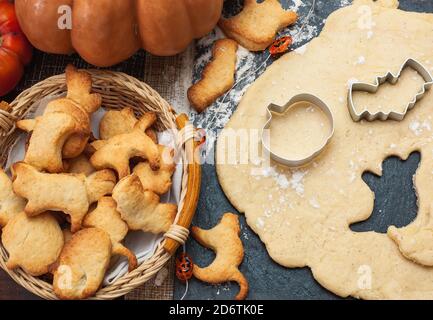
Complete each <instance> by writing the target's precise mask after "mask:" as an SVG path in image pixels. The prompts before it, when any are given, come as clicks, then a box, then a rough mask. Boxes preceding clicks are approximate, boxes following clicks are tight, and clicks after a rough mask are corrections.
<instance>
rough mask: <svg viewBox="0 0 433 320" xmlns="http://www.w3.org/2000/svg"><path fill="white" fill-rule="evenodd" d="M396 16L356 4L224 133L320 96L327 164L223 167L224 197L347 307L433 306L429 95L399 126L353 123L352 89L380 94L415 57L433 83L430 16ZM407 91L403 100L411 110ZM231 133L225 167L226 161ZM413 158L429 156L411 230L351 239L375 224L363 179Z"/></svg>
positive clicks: (272, 72)
mask: <svg viewBox="0 0 433 320" xmlns="http://www.w3.org/2000/svg"><path fill="white" fill-rule="evenodd" d="M397 7H398V1H397V0H382V1H377V2H373V1H371V0H355V1H354V4H353V5H352V6H349V7H346V8H343V9H340V10H338V11H336V12H334V13H333V14H332V15H331V16H330V17H329V18H328V20H327V22H326V25H325V27H324V30H323V31H322V33H321V35H320V36H319V37H318V38H316V39H314V40H313V41H311V42H310V43H309V44H308V47H307V50H306V52H305V53H303V54H299V53H296V52H293V53H289V54H286V55H285V56H283V57H282V58H280V59H279V60H278V61H276V62H275V63H274V64H272V65H271V66H270V67H269V68H268V70H267V71H266V72H265V73H264V74H263V75H262V76H261V77H260V78H259V79H258V80H257V81H256V82H255V83H254V84H253V85H252V86H251V87H250V89H249V90H248V91H247V93H246V94H245V96H244V97H243V99H242V101H241V103H240V104H239V106H238V108H237V110H236V112H235V113H234V115H233V116H232V118H231V120H230V121H229V123H228V124H227V126H226V128H225V129H224V131H227V130H228V129H234V130H236V129H254V130H260V129H261V128H262V127H263V125H264V124H265V122H266V106H267V105H268V104H269V103H276V104H279V105H282V104H284V103H286V102H287V101H288V100H289V99H290V98H291V97H292V96H294V95H296V94H299V93H304V92H305V93H312V94H315V95H317V96H318V97H319V98H320V99H322V100H323V101H325V103H327V104H328V105H329V107H330V108H331V110H332V112H333V115H334V119H335V134H334V137H333V139H332V141H331V143H330V145H329V146H328V147H327V149H326V150H325V151H324V152H323V153H322V154H321V156H320V158H318V159H316V160H315V161H314V162H313V163H311V164H309V165H308V166H306V167H303V168H300V169H296V170H291V169H288V168H286V167H283V166H279V165H277V164H276V163H274V162H271V167H270V168H261V166H262V165H261V164H260V161H257V159H252V158H250V159H249V161H248V164H222V163H218V164H217V172H218V177H219V180H220V183H221V185H222V188H223V189H224V191H225V193H226V195H227V196H228V198H229V200H230V201H231V202H232V203H233V205H234V206H235V207H236V208H237V209H238V210H239V211H240V212H244V213H245V215H246V218H247V222H248V224H249V225H250V226H251V228H252V229H253V230H254V231H255V232H256V233H257V234H258V235H259V236H260V238H261V240H262V241H263V242H264V243H265V245H266V248H267V250H268V252H269V254H270V256H271V257H272V258H273V259H274V260H275V261H276V262H278V263H279V264H281V265H283V266H286V267H289V268H296V267H304V266H308V267H310V268H311V270H312V273H313V275H314V277H315V279H316V280H317V281H318V282H319V283H320V284H321V285H323V286H324V287H326V288H327V289H329V290H331V291H332V292H334V293H336V294H338V295H340V296H343V297H345V296H349V295H350V296H354V297H359V298H364V299H379V298H394V299H398V298H427V299H428V298H433V268H432V267H427V266H431V265H433V219H432V218H431V214H432V211H431V204H432V195H433V118H432V117H433V90H431V91H429V92H428V93H427V94H426V96H425V97H424V99H423V100H421V101H420V102H419V103H418V104H417V105H416V106H415V108H414V109H413V110H411V111H409V113H408V114H407V115H406V117H405V119H404V120H403V121H401V122H395V121H386V122H381V121H375V122H365V121H361V122H359V123H355V122H353V121H352V120H351V117H350V115H349V112H348V109H347V102H346V101H347V89H348V83H349V81H351V79H352V80H353V79H357V80H360V81H364V82H373V81H374V79H375V77H376V76H378V75H383V74H385V73H386V72H387V71H389V70H391V71H393V72H394V73H396V72H397V71H398V70H399V69H400V67H401V65H402V63H403V62H404V61H405V60H406V59H407V58H409V57H412V58H415V59H417V60H419V61H420V62H421V63H423V64H424V65H425V66H426V67H428V68H429V70H430V71H433V14H421V13H412V12H404V11H400V10H397V9H396V8H397ZM371 22H372V23H371ZM360 62H361V63H360ZM409 87H410V86H409ZM409 87H408V88H406V87H404V88H402V89H401V91H399V92H397V93H396V94H399V95H401V97H406V98H407V95H406V94H407V92H406V90H410V88H409ZM401 100H403V99H401ZM224 131H223V132H222V133H221V135H220V138H219V139H218V142H217V161H221V159H223V158H225V157H226V156H227V152H228V150H229V149H228V148H225V143H226V140H225V139H222V138H221V137H222V136H224ZM256 147H257V146H256ZM258 147H259V148H261V146H260V144H258ZM238 149H239V150H237V156H238V157H239V158H240V157H241V156H247V157H248V154H245V153H248V150H246V149H243V148H238ZM413 151H420V152H421V155H422V159H421V163H420V167H419V168H418V170H417V172H416V176H415V179H414V183H415V187H416V191H417V195H418V205H419V212H418V216H417V218H416V219H415V221H413V222H412V223H411V224H410V225H408V226H406V227H404V228H401V229H397V228H395V227H390V228H389V230H388V234H380V233H376V232H372V231H371V232H360V233H357V232H353V231H351V230H350V228H349V225H350V224H352V223H354V222H358V221H363V220H366V219H368V218H369V216H370V215H371V212H372V208H373V202H374V193H373V192H372V191H371V190H370V189H369V187H368V186H367V185H366V184H365V183H364V182H363V180H362V179H361V175H362V173H363V172H365V171H371V172H374V173H376V174H381V164H382V162H383V160H384V159H385V158H387V157H389V156H392V155H397V156H399V157H401V158H402V159H406V158H407V157H408V155H409V154H410V153H411V152H413ZM393 240H394V241H393ZM423 265H427V266H423ZM282 285H283V284H282Z"/></svg>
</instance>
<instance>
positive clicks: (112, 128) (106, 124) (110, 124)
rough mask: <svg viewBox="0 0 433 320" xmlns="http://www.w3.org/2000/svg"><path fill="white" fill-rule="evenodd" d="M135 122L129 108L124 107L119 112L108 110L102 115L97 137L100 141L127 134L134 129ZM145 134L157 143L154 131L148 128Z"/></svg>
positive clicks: (135, 119) (131, 110)
mask: <svg viewBox="0 0 433 320" xmlns="http://www.w3.org/2000/svg"><path fill="white" fill-rule="evenodd" d="M137 122H138V119H137V118H136V117H135V114H134V110H133V109H132V108H131V107H125V108H123V109H121V110H109V111H107V112H106V113H105V114H104V116H103V117H102V119H101V122H100V124H99V137H100V139H102V140H108V139H110V138H113V137H114V136H117V135H119V134H124V133H129V132H131V131H132V130H133V129H134V126H135V125H136V124H137ZM145 132H146V134H147V135H148V136H149V138H151V139H152V140H153V142H155V143H158V137H157V135H156V132H155V130H153V129H152V128H148V129H146V131H145Z"/></svg>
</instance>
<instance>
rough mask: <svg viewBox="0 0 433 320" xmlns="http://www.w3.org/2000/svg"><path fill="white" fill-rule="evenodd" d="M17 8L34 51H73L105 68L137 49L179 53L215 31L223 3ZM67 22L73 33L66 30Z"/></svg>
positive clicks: (38, 3) (178, 0)
mask: <svg viewBox="0 0 433 320" xmlns="http://www.w3.org/2000/svg"><path fill="white" fill-rule="evenodd" d="M15 6H16V13H17V17H18V20H19V22H20V25H21V28H22V29H23V31H24V33H25V34H26V36H27V37H28V39H29V40H30V42H31V43H32V44H33V45H34V46H35V47H36V48H38V49H40V50H42V51H45V52H49V53H57V54H70V53H72V52H74V51H76V52H78V53H79V54H80V56H81V57H83V59H84V60H86V61H87V62H89V63H91V64H94V65H96V66H100V67H106V66H111V65H114V64H116V63H119V62H121V61H123V60H125V59H127V58H129V57H130V56H131V55H133V54H134V53H135V52H136V51H137V50H138V49H139V48H140V47H141V48H144V49H145V50H147V51H149V52H150V53H152V54H155V55H160V56H169V55H174V54H177V53H179V52H182V51H183V50H184V49H185V48H186V47H187V46H188V44H189V43H190V42H191V41H192V40H193V39H196V38H200V37H202V36H204V35H205V34H207V33H208V32H210V31H211V30H212V29H213V28H214V27H215V25H216V23H217V22H218V19H219V17H220V15H221V11H222V6H223V0H96V1H89V0H15ZM69 8H71V9H72V10H69ZM68 12H70V13H71V14H70V15H68ZM68 17H70V18H71V19H69V21H70V22H72V28H71V29H68V28H65V27H68V23H67V22H68ZM59 21H60V26H62V28H59ZM65 22H66V23H65Z"/></svg>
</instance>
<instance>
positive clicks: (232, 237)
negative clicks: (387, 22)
mask: <svg viewBox="0 0 433 320" xmlns="http://www.w3.org/2000/svg"><path fill="white" fill-rule="evenodd" d="M191 232H192V236H193V237H194V239H196V240H197V241H198V242H199V243H200V244H201V245H202V246H204V247H206V248H210V249H212V250H213V251H215V254H216V257H215V260H214V261H213V262H212V263H211V264H210V265H209V266H207V267H206V268H200V267H199V266H197V265H195V266H194V269H193V275H194V276H195V277H196V278H197V279H200V280H201V281H204V282H207V283H212V284H218V283H222V282H226V281H236V282H237V283H238V284H239V287H240V290H239V293H238V294H237V296H236V300H243V299H245V298H246V296H247V294H248V281H247V279H246V278H245V277H244V275H243V274H242V273H241V272H240V271H239V269H238V267H239V265H240V264H241V263H242V260H243V259H244V247H243V245H242V241H241V239H240V238H239V233H240V227H239V218H238V216H237V215H235V214H233V213H225V214H224V215H223V217H222V219H221V221H220V223H219V224H218V225H217V226H215V227H214V228H212V229H210V230H203V229H201V228H198V227H192V228H191Z"/></svg>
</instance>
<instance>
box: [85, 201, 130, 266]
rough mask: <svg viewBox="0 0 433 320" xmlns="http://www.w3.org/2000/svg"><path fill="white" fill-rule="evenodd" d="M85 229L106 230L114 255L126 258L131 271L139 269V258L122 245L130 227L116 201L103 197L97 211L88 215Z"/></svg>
mask: <svg viewBox="0 0 433 320" xmlns="http://www.w3.org/2000/svg"><path fill="white" fill-rule="evenodd" d="M83 226H84V227H95V228H99V229H102V230H104V231H105V232H107V234H108V235H109V236H110V239H111V244H112V249H113V254H119V255H122V256H125V257H126V258H127V259H128V263H129V271H132V270H134V269H135V268H137V258H136V256H135V254H134V253H133V252H131V251H130V250H129V249H128V248H126V247H125V246H124V245H122V243H121V242H122V240H123V239H124V238H125V236H126V234H127V233H128V225H127V224H126V223H125V221H123V220H122V218H121V217H120V213H119V212H118V211H117V210H116V201H114V200H113V198H111V197H102V198H101V199H99V201H98V206H97V207H96V209H95V210H93V211H91V212H90V213H88V214H87V215H86V217H85V218H84V220H83Z"/></svg>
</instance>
